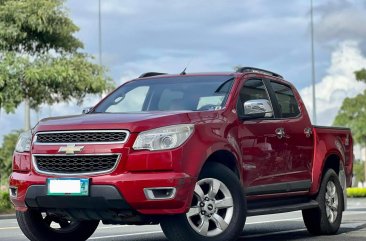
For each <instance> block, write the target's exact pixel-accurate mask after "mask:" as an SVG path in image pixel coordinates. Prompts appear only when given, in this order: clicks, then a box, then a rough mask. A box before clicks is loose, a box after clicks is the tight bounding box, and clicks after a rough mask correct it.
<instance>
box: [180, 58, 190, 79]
mask: <svg viewBox="0 0 366 241" xmlns="http://www.w3.org/2000/svg"><path fill="white" fill-rule="evenodd" d="M192 60H193V57H192V58H191V59H190V60H189V61H188V64H187V65H186V67H185V68H184V69H183V71H182V72H181V73H180V75H186V74H187V73H186V70H187V68H188V67H189V65H190V64H191V62H192Z"/></svg>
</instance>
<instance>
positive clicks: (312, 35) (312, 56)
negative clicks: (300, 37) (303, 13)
mask: <svg viewBox="0 0 366 241" xmlns="http://www.w3.org/2000/svg"><path fill="white" fill-rule="evenodd" d="M310 29H311V77H312V79H311V81H312V88H313V124H314V125H316V122H317V120H316V98H315V64H314V62H315V60H314V20H313V0H310Z"/></svg>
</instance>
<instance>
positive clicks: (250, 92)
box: [237, 79, 270, 115]
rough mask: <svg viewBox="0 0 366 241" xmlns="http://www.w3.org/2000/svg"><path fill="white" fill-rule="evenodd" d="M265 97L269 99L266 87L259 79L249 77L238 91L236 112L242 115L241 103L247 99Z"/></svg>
mask: <svg viewBox="0 0 366 241" xmlns="http://www.w3.org/2000/svg"><path fill="white" fill-rule="evenodd" d="M258 99H266V100H270V99H269V97H268V93H267V90H266V87H265V85H264V83H263V81H262V80H260V79H250V80H247V81H245V83H244V85H243V87H242V88H241V90H240V93H239V101H238V108H237V109H238V114H239V115H244V110H243V104H244V102H246V101H248V100H258Z"/></svg>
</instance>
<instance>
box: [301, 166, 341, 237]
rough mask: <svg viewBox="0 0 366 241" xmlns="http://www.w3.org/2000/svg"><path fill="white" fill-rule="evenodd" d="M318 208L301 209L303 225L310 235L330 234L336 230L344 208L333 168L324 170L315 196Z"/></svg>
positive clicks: (339, 186) (339, 185)
mask: <svg viewBox="0 0 366 241" xmlns="http://www.w3.org/2000/svg"><path fill="white" fill-rule="evenodd" d="M316 201H318V203H319V207H318V208H313V209H307V210H303V211H302V217H303V219H304V223H305V226H306V228H307V230H308V231H309V233H311V234H312V235H332V234H336V233H337V232H338V229H339V227H340V225H341V222H342V214H343V210H344V200H343V190H342V186H341V184H340V182H339V179H338V175H337V174H336V173H335V171H334V170H333V169H328V170H327V171H326V172H325V175H324V177H323V180H322V182H321V185H320V190H319V193H318V195H317V197H316Z"/></svg>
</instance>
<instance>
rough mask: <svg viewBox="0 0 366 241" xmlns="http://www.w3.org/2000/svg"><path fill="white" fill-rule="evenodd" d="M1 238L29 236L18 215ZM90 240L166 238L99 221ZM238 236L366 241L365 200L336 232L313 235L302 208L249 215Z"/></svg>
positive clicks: (2, 225)
mask: <svg viewBox="0 0 366 241" xmlns="http://www.w3.org/2000/svg"><path fill="white" fill-rule="evenodd" d="M0 240H4V241H23V240H27V239H26V237H25V236H24V235H23V234H22V232H21V231H20V229H19V227H18V225H17V222H16V220H15V219H4V220H0ZM89 240H100V241H112V240H113V241H167V239H166V238H165V236H164V234H163V233H162V231H161V229H160V227H159V225H150V226H134V225H131V226H126V225H103V224H100V225H99V227H98V229H97V231H96V232H95V233H94V235H93V236H92V237H91V238H90V239H89ZM239 240H246V241H258V240H281V241H283V240H296V241H300V240H322V241H323V240H332V241H337V240H341V241H346V240H352V241H358V240H360V241H361V240H364V241H366V202H365V203H364V201H362V202H361V203H358V205H351V206H349V208H348V210H347V211H346V212H345V213H344V214H343V222H342V225H341V228H340V230H339V232H338V234H337V235H332V236H321V237H313V236H311V235H309V233H308V232H307V231H306V228H305V226H304V223H303V221H302V217H301V212H291V213H284V214H275V215H263V216H256V217H249V218H248V219H247V222H246V225H245V228H244V230H243V233H242V235H241V237H240V239H239Z"/></svg>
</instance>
